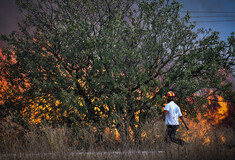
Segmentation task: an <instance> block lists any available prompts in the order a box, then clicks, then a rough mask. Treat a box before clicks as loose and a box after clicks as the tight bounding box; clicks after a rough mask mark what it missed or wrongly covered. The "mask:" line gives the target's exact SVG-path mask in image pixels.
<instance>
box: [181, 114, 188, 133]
mask: <svg viewBox="0 0 235 160" xmlns="http://www.w3.org/2000/svg"><path fill="white" fill-rule="evenodd" d="M180 119H181V120H182V122H183V123H184V126H185V128H186V129H187V130H189V127H188V125H187V124H186V122H185V119H184V116H180Z"/></svg>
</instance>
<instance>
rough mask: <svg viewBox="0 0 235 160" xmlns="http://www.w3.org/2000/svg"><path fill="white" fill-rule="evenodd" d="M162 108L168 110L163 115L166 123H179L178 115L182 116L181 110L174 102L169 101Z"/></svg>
mask: <svg viewBox="0 0 235 160" xmlns="http://www.w3.org/2000/svg"><path fill="white" fill-rule="evenodd" d="M164 110H166V111H169V113H168V114H167V115H166V117H165V124H166V125H179V121H178V117H180V116H182V113H181V110H180V108H179V106H178V105H177V104H175V102H173V101H171V102H169V103H167V104H166V106H165V108H164Z"/></svg>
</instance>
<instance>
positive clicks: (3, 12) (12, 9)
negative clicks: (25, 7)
mask: <svg viewBox="0 0 235 160" xmlns="http://www.w3.org/2000/svg"><path fill="white" fill-rule="evenodd" d="M22 17H23V16H22V15H21V14H20V11H19V9H18V7H17V6H16V4H15V0H1V1H0V34H10V33H11V32H12V31H13V30H17V29H18V22H20V20H21V19H22ZM5 45H6V44H5V43H4V42H3V41H0V48H2V47H3V46H5Z"/></svg>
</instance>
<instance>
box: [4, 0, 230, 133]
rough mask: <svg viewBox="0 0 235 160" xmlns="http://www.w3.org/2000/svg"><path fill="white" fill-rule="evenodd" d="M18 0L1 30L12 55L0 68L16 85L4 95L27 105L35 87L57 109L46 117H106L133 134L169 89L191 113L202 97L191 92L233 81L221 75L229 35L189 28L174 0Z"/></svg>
mask: <svg viewBox="0 0 235 160" xmlns="http://www.w3.org/2000/svg"><path fill="white" fill-rule="evenodd" d="M16 2H17V5H18V6H19V8H20V9H21V10H22V13H23V14H24V15H25V17H24V19H23V21H22V22H21V23H20V25H19V31H17V32H12V33H11V34H10V35H8V36H4V35H3V36H2V39H3V40H5V41H7V42H8V45H9V47H8V48H5V49H4V54H5V55H6V56H7V57H8V59H11V58H12V57H16V63H14V64H13V63H7V62H5V65H4V66H5V67H4V69H5V72H6V73H8V74H6V75H5V78H6V79H8V81H9V82H10V83H12V84H14V85H18V86H20V87H21V88H24V90H22V89H21V90H19V91H18V90H17V89H15V94H14V95H15V96H17V94H19V95H18V96H19V97H20V98H18V99H17V101H13V99H14V98H13V99H9V100H8V101H7V100H6V103H5V105H7V104H11V105H10V106H12V107H13V108H17V107H18V108H19V107H20V106H22V107H23V106H24V107H25V106H26V105H28V104H29V103H30V102H32V101H40V97H43V98H41V99H44V100H43V101H41V103H42V104H43V103H45V100H46V102H47V103H50V104H51V106H52V107H53V106H54V107H55V109H56V108H58V107H59V109H60V112H61V116H62V117H63V119H62V120H60V121H56V119H55V120H52V121H53V122H54V123H76V122H78V123H79V124H81V126H82V124H87V123H97V124H102V125H104V126H108V125H110V126H111V125H114V126H116V127H117V128H118V129H119V130H120V131H121V130H123V131H124V132H120V133H126V135H128V134H129V133H128V132H129V126H131V128H132V130H133V131H134V136H135V137H138V136H139V135H140V132H138V131H140V130H141V129H140V128H141V125H140V124H141V123H143V122H145V121H146V120H148V119H149V118H151V116H153V115H154V114H155V113H156V112H153V110H152V109H151V108H153V106H155V108H157V111H158V113H160V112H161V110H162V107H163V104H164V103H165V101H164V99H163V96H164V95H165V94H166V92H167V91H168V90H172V91H174V92H175V93H176V95H177V97H178V99H177V102H178V104H179V105H180V106H181V107H182V109H183V110H184V111H185V112H188V113H190V115H195V113H194V112H195V110H196V109H200V106H201V104H202V103H203V102H205V101H203V96H204V95H203V94H201V96H200V97H199V96H195V93H196V92H198V91H200V90H201V89H204V88H211V89H213V91H214V93H216V94H223V93H227V92H228V91H229V87H230V88H231V85H230V84H229V83H224V82H225V81H226V77H227V76H228V74H230V73H231V72H232V67H234V35H232V36H231V37H230V38H229V40H228V42H224V41H221V40H219V33H218V32H211V31H205V30H204V29H201V30H198V31H194V30H195V24H193V23H190V22H189V20H190V15H189V14H186V15H185V16H183V17H182V16H181V15H180V14H179V11H180V9H181V8H182V6H181V5H180V4H179V3H178V2H176V1H173V2H171V1H166V0H153V1H144V0H128V1H126V0H105V1H103V0H66V1H65V0H47V1H44V0H17V1H16ZM26 81H27V83H28V84H30V86H29V85H25V82H26ZM222 82H223V83H222ZM189 99H190V101H189ZM56 100H59V101H60V103H59V104H57V105H55V101H56ZM190 102H194V103H190ZM45 105H46V104H45ZM8 106H9V105H8ZM107 106H108V108H107ZM22 107H20V109H22ZM75 110H76V112H75ZM65 111H66V112H67V114H66V116H63V115H65V114H63V113H64V112H65ZM73 111H74V112H73ZM137 114H138V115H139V119H138V118H136V115H137ZM103 115H105V116H103ZM84 122H86V123H84ZM136 124H137V125H138V126H137V125H136ZM122 136H123V137H124V135H122Z"/></svg>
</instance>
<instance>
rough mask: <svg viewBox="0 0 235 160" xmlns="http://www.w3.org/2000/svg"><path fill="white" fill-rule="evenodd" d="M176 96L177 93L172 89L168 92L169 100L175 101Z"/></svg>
mask: <svg viewBox="0 0 235 160" xmlns="http://www.w3.org/2000/svg"><path fill="white" fill-rule="evenodd" d="M174 97H175V93H173V92H172V91H169V92H167V94H166V98H167V102H170V101H173V98H174Z"/></svg>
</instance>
